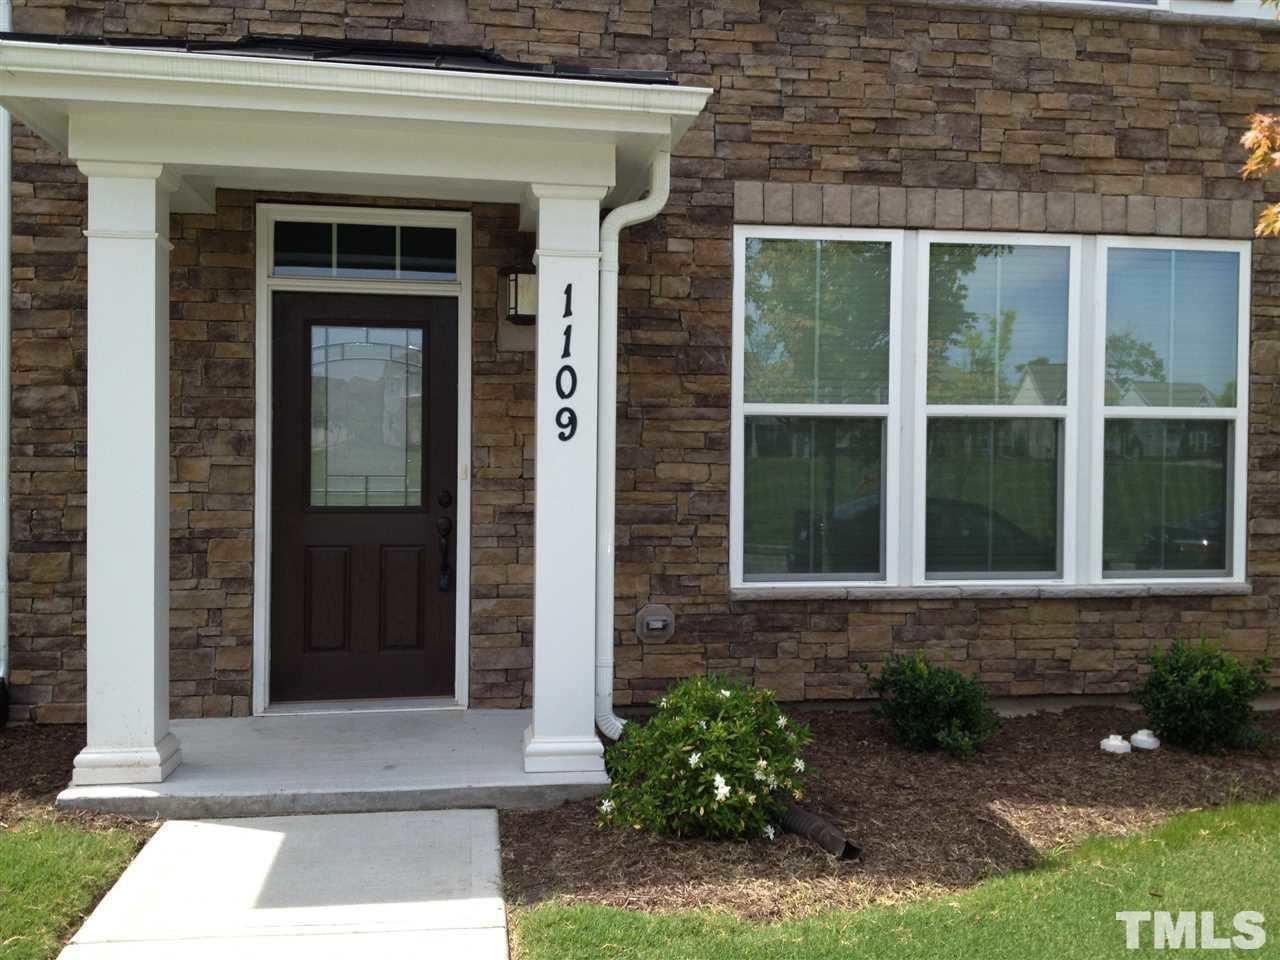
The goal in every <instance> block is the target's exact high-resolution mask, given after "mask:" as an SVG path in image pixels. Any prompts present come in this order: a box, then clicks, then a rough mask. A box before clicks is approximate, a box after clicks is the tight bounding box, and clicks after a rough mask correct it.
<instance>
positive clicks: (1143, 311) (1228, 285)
mask: <svg viewBox="0 0 1280 960" xmlns="http://www.w3.org/2000/svg"><path fill="white" fill-rule="evenodd" d="M1238 270H1239V259H1238V257H1237V255H1236V254H1234V253H1226V252H1219V251H1210V250H1133V249H1125V248H1120V249H1113V250H1111V251H1110V252H1109V253H1108V254H1107V336H1108V338H1111V337H1116V336H1124V335H1129V336H1132V337H1133V338H1134V339H1136V340H1137V341H1138V342H1139V343H1142V344H1145V345H1147V346H1149V347H1150V348H1151V349H1152V350H1153V351H1154V352H1155V354H1156V356H1158V357H1159V358H1160V359H1161V361H1163V363H1164V376H1163V378H1143V379H1157V380H1159V382H1161V383H1166V384H1169V383H1171V384H1187V385H1190V386H1203V387H1205V388H1207V389H1208V390H1209V392H1210V393H1212V394H1213V395H1214V397H1215V398H1216V401H1217V403H1219V404H1229V403H1230V402H1232V401H1233V400H1234V397H1233V396H1231V395H1228V396H1225V397H1224V394H1227V391H1228V387H1229V385H1231V384H1233V383H1234V382H1235V378H1236V323H1237V320H1238V317H1239V302H1238V299H1237V298H1238V295H1239V286H1238V283H1239V273H1238ZM1193 394H1194V391H1192V390H1189V389H1185V388H1184V389H1180V390H1177V391H1176V395H1177V397H1179V398H1181V402H1189V401H1188V399H1187V398H1189V397H1191V396H1193ZM1165 396H1173V393H1172V392H1171V393H1169V394H1166V395H1165Z"/></svg>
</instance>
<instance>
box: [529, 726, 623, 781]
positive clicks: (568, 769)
mask: <svg viewBox="0 0 1280 960" xmlns="http://www.w3.org/2000/svg"><path fill="white" fill-rule="evenodd" d="M524 772H525V773H603V772H604V745H603V744H602V743H601V742H600V740H599V739H598V738H597V737H596V736H595V735H594V734H592V735H591V736H589V737H539V736H535V735H534V732H533V727H532V726H530V727H528V728H527V729H526V730H525V732H524Z"/></svg>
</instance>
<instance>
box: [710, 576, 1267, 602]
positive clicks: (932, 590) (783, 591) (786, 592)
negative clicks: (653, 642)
mask: <svg viewBox="0 0 1280 960" xmlns="http://www.w3.org/2000/svg"><path fill="white" fill-rule="evenodd" d="M1252 593H1253V585H1252V584H1251V583H1248V582H1245V583H1235V582H1225V581H1221V580H1218V581H1213V582H1206V583H1188V582H1186V581H1179V582H1177V583H1086V584H1078V583H1050V584H1027V585H1026V586H1023V585H1021V584H1001V585H998V586H997V585H988V586H984V585H981V584H974V585H973V586H956V585H954V584H952V585H947V586H937V587H933V586H914V587H868V586H857V587H848V586H832V587H815V586H806V587H788V586H784V585H776V586H750V587H732V588H730V590H729V599H730V600H734V601H743V600H1020V599H1090V598H1094V599H1107V598H1116V597H1205V596H1209V597H1239V596H1248V595H1250V594H1252Z"/></svg>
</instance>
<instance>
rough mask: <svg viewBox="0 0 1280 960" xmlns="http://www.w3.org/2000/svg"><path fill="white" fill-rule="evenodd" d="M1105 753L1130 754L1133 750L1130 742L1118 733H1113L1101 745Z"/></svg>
mask: <svg viewBox="0 0 1280 960" xmlns="http://www.w3.org/2000/svg"><path fill="white" fill-rule="evenodd" d="M1100 746H1101V747H1102V750H1103V752H1104V753H1128V752H1129V751H1130V750H1131V749H1132V748H1131V747H1130V746H1129V741H1128V740H1126V739H1125V738H1124V737H1122V736H1120V734H1118V733H1113V734H1111V736H1109V737H1107V738H1106V739H1105V740H1103V741H1102V743H1101V744H1100Z"/></svg>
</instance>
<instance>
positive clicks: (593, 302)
mask: <svg viewBox="0 0 1280 960" xmlns="http://www.w3.org/2000/svg"><path fill="white" fill-rule="evenodd" d="M531 189H532V192H533V195H534V197H536V198H537V202H538V253H537V261H538V262H537V269H538V324H537V404H536V414H535V415H536V417H537V421H536V423H537V426H536V434H537V448H536V449H537V453H536V457H537V483H536V493H535V500H536V502H535V505H534V554H533V556H534V561H533V562H534V571H533V723H532V725H531V726H530V727H529V729H528V730H527V731H526V732H525V746H524V768H525V770H527V771H529V772H531V773H532V772H539V771H560V772H595V771H602V770H604V750H603V747H602V746H601V744H600V740H599V739H598V738H597V737H596V734H595V556H596V487H595V473H596V400H597V397H596V392H597V376H596V368H597V358H596V338H597V334H598V332H599V322H600V311H599V296H600V293H599V289H600V281H599V270H600V201H601V200H602V199H603V198H604V194H605V191H604V189H603V188H601V187H578V186H547V185H541V184H534V185H533V186H532V188H531Z"/></svg>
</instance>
